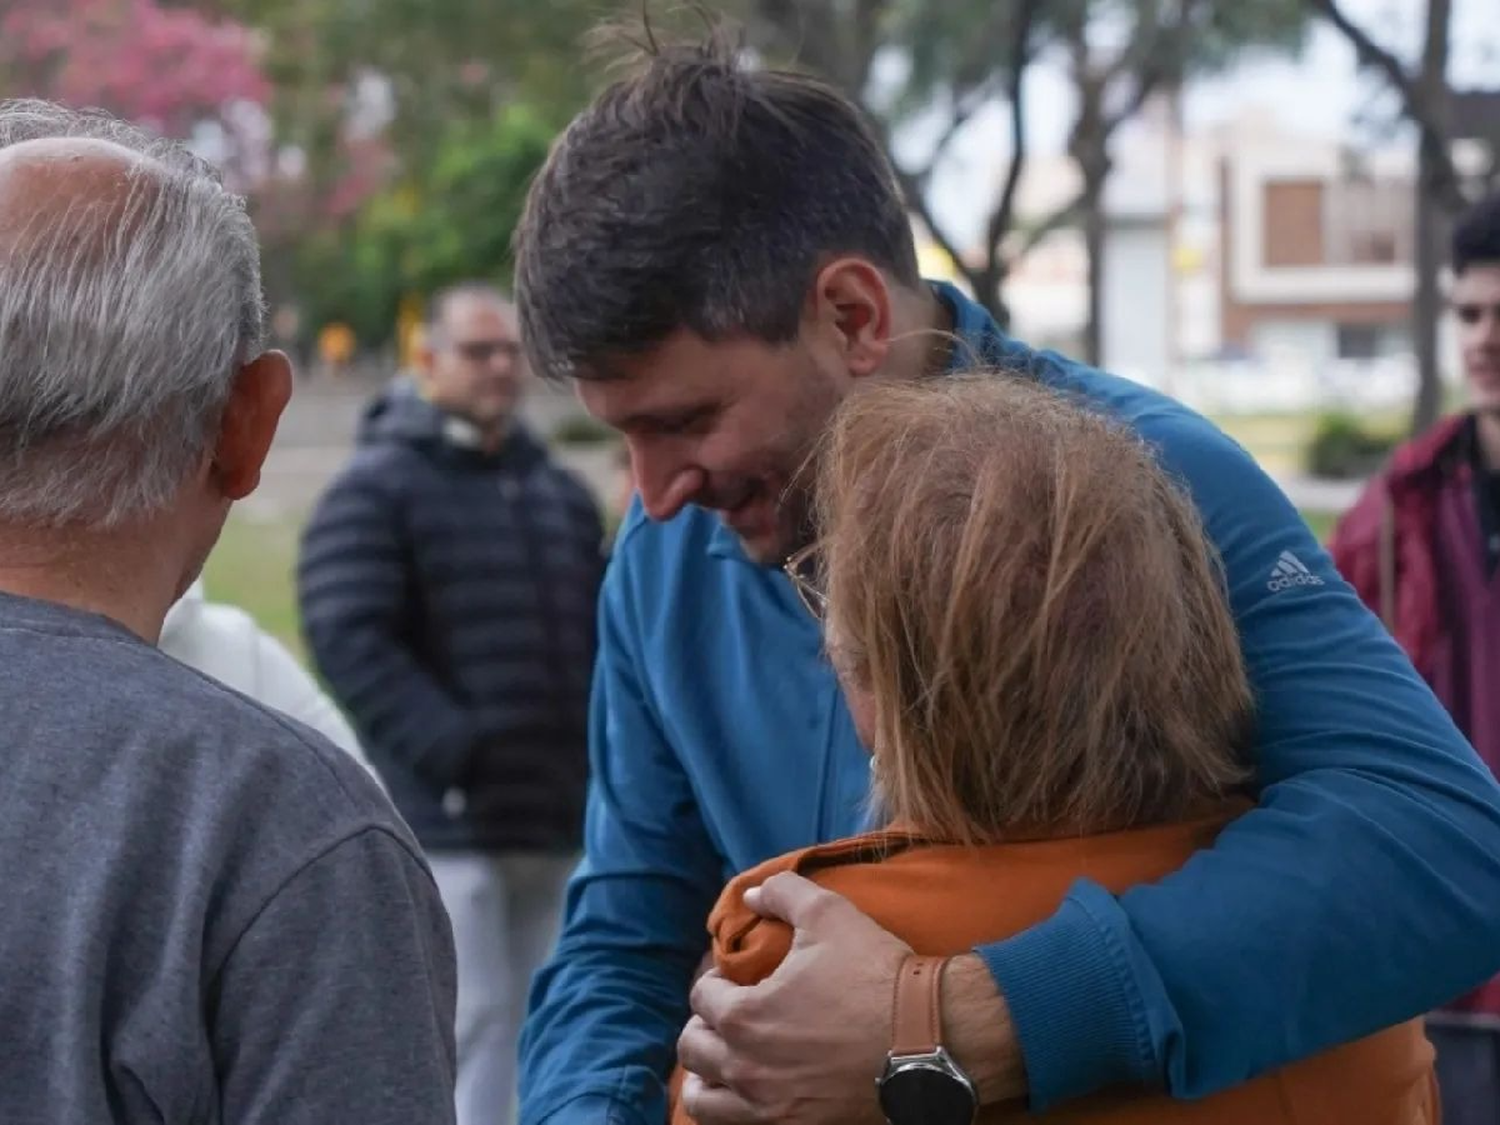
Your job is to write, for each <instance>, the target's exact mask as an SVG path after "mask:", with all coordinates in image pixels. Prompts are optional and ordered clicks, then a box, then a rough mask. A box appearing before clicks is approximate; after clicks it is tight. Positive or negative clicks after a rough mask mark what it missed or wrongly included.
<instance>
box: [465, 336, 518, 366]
mask: <svg viewBox="0 0 1500 1125" xmlns="http://www.w3.org/2000/svg"><path fill="white" fill-rule="evenodd" d="M452 348H453V351H454V352H455V353H457V354H458V355H460V356H462V357H463V358H464V359H466V360H468V361H469V362H470V363H488V362H489V361H490V360H491V359H493V358H494V357H495V356H497V355H498V356H504V357H505V358H506V359H508V360H510V361H511V362H512V363H514V362H515V361H516V360H518V359H520V358H521V345H520V344H519V343H517V342H516V341H515V340H463V341H455V342H454V343H453V344H452Z"/></svg>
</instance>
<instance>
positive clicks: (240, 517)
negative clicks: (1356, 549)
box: [204, 512, 1338, 658]
mask: <svg viewBox="0 0 1500 1125" xmlns="http://www.w3.org/2000/svg"><path fill="white" fill-rule="evenodd" d="M1304 515H1305V516H1306V518H1307V522H1308V524H1309V525H1310V526H1311V527H1312V529H1313V531H1314V532H1315V533H1316V534H1317V536H1318V540H1319V541H1320V542H1326V541H1327V539H1328V533H1329V532H1330V531H1331V530H1332V529H1333V521H1334V520H1335V519H1337V518H1338V514H1337V513H1334V512H1308V513H1304ZM300 531H301V520H300V519H283V520H275V521H264V520H261V519H257V518H253V517H251V516H249V515H245V514H239V513H236V514H235V515H233V516H231V517H230V520H229V523H228V524H227V525H226V526H225V528H224V535H223V538H221V539H220V540H219V545H218V547H217V548H215V550H214V553H213V556H212V557H211V558H210V559H209V560H208V566H207V567H206V569H205V571H204V582H205V584H206V585H207V587H208V595H209V597H210V598H212V599H214V600H215V601H222V602H228V603H230V604H231V605H237V606H239V607H240V608H241V609H243V610H245V611H246V612H247V613H249V614H250V615H251V616H253V617H254V618H255V619H256V620H257V621H259V622H260V624H261V627H262V628H264V629H266V630H268V631H269V632H271V633H272V634H274V635H275V636H276V637H278V638H280V639H281V640H282V641H283V642H285V644H286V645H287V646H288V647H289V648H290V649H291V650H292V651H293V652H294V653H296V654H297V655H298V656H299V657H304V658H305V656H306V652H305V649H304V648H303V645H302V637H301V635H300V632H299V629H298V625H297V593H296V588H295V579H294V572H295V569H296V565H297V536H298V534H299V532H300Z"/></svg>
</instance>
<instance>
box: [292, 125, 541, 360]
mask: <svg viewBox="0 0 1500 1125" xmlns="http://www.w3.org/2000/svg"><path fill="white" fill-rule="evenodd" d="M551 140H552V129H551V127H550V126H549V125H548V124H547V123H546V122H545V121H544V120H543V119H542V118H541V117H540V116H538V115H537V114H535V113H533V112H531V111H530V110H529V109H527V108H526V107H524V106H517V107H513V108H511V109H507V110H504V111H502V112H500V113H498V114H495V115H494V116H493V117H492V118H491V119H489V120H488V121H483V122H469V121H461V122H459V123H457V124H456V125H454V126H452V127H451V128H450V129H449V130H448V131H447V133H446V135H445V136H444V137H443V138H442V139H441V141H440V142H439V144H438V146H437V148H436V150H435V154H434V157H433V160H432V163H431V164H430V165H429V166H428V167H426V168H425V169H423V170H422V173H423V174H421V175H412V176H408V177H406V178H405V179H404V180H403V181H401V182H398V183H396V184H394V185H392V186H391V187H388V188H386V189H384V190H382V191H380V192H379V193H377V194H376V195H374V196H373V197H371V198H370V199H369V200H367V201H366V202H365V204H364V205H363V206H362V207H361V208H360V210H359V211H358V212H357V213H356V214H355V215H354V217H353V218H352V219H351V220H349V221H348V222H346V223H345V224H344V225H343V227H342V228H341V229H338V230H330V231H324V232H320V233H316V234H313V235H311V236H309V237H308V238H307V239H306V240H305V241H304V243H303V245H302V247H301V249H300V250H299V253H298V255H297V262H296V267H295V272H296V277H295V279H294V286H295V288H296V290H297V292H298V293H300V294H301V295H302V298H303V307H304V318H303V319H304V322H305V323H306V325H307V327H308V329H309V331H316V330H317V328H318V327H319V326H320V325H322V324H326V323H328V322H329V321H331V320H342V321H344V322H346V323H348V324H349V325H350V326H351V327H353V328H354V330H355V333H356V334H357V335H358V336H359V338H360V341H361V343H362V344H364V345H366V346H370V345H372V344H378V343H381V342H384V341H385V340H387V339H388V338H389V337H390V335H391V333H392V332H393V331H394V329H395V325H396V314H397V310H398V308H399V305H400V303H401V299H402V297H403V296H404V295H406V294H420V295H426V294H429V293H432V292H434V291H435V290H437V289H440V288H442V287H443V286H445V285H450V284H452V283H454V282H458V281H467V280H474V279H484V280H490V281H493V282H495V283H496V284H498V285H500V286H502V287H507V286H508V285H509V282H510V275H511V265H512V263H511V252H510V240H511V234H512V232H513V231H514V230H515V226H516V223H517V222H518V221H519V219H520V216H521V209H522V206H523V204H524V202H525V198H526V189H527V187H528V186H529V185H530V183H531V179H532V177H533V176H534V175H535V174H536V171H537V169H538V168H540V167H541V164H542V162H543V161H544V160H545V159H546V156H547V148H548V145H549V144H550V143H551Z"/></svg>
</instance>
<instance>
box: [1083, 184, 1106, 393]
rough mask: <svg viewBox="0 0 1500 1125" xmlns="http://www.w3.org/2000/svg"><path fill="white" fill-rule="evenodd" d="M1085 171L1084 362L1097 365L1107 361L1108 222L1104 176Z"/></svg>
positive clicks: (1093, 365)
mask: <svg viewBox="0 0 1500 1125" xmlns="http://www.w3.org/2000/svg"><path fill="white" fill-rule="evenodd" d="M1102 167H1103V165H1101V168H1102ZM1085 174H1086V175H1087V177H1088V179H1087V180H1086V181H1085V184H1084V195H1083V248H1084V253H1085V254H1086V255H1087V256H1088V316H1087V319H1086V320H1085V321H1084V325H1083V361H1084V362H1085V363H1087V364H1089V365H1090V366H1092V367H1098V366H1099V365H1100V364H1101V363H1103V362H1104V261H1105V253H1106V249H1107V245H1108V241H1109V229H1108V222H1109V221H1108V218H1107V216H1106V215H1105V213H1104V182H1105V178H1106V177H1105V175H1104V174H1102V172H1101V170H1100V169H1096V168H1090V169H1089V170H1088V171H1087V172H1086V173H1085Z"/></svg>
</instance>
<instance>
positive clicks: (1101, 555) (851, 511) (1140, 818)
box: [674, 374, 1438, 1125]
mask: <svg viewBox="0 0 1500 1125" xmlns="http://www.w3.org/2000/svg"><path fill="white" fill-rule="evenodd" d="M816 495H817V509H818V512H817V514H818V527H819V529H820V533H821V534H820V538H819V539H818V541H817V543H816V545H815V546H814V547H813V548H810V549H809V550H808V551H805V552H802V553H801V554H800V555H798V556H795V557H794V558H793V559H792V560H790V561H789V563H788V572H789V575H790V576H791V578H792V581H793V582H794V584H795V585H796V586H797V588H798V591H799V593H801V594H802V596H803V600H804V602H805V604H806V605H807V607H808V609H809V611H810V612H812V613H814V614H816V615H817V616H819V617H820V618H821V619H823V620H824V623H825V629H826V637H827V647H828V652H829V656H830V659H831V660H832V661H833V663H834V666H835V668H836V670H837V672H838V675H839V679H840V682H841V683H842V685H843V687H844V691H845V694H846V696H847V699H848V702H849V706H850V711H851V713H852V715H853V716H854V719H855V723H856V726H857V727H858V729H859V732H860V735H861V737H862V739H863V740H864V742H865V744H866V745H867V746H869V747H870V748H871V752H872V754H873V762H872V765H873V774H874V777H875V782H876V784H875V793H874V799H875V800H876V801H877V802H878V807H879V809H880V811H881V813H882V815H883V817H884V818H885V822H886V823H887V824H888V825H889V827H888V828H886V829H885V830H883V831H878V832H874V833H872V834H869V835H866V836H861V837H857V838H852V839H848V840H841V841H837V842H834V843H832V844H827V845H822V846H818V847H813V848H809V849H806V850H803V851H800V852H796V853H793V854H790V855H786V856H782V857H780V858H778V859H774V860H771V861H770V862H768V863H766V864H764V865H762V866H760V867H758V868H756V869H754V870H751V871H749V872H746V873H745V874H744V875H742V876H740V877H739V878H737V879H735V880H734V881H733V882H732V883H731V884H730V885H729V886H728V888H727V889H726V890H725V891H724V894H723V896H722V897H721V899H720V901H719V903H718V905H717V907H716V908H715V910H714V912H713V915H712V917H711V919H710V922H709V929H710V931H711V933H712V936H713V955H714V963H715V967H716V969H717V971H719V972H720V973H722V974H724V975H725V976H726V977H728V978H730V979H731V980H733V981H735V982H736V983H739V984H751V983H755V982H756V981H758V980H761V979H763V978H764V977H765V976H767V975H769V974H770V972H771V971H772V970H773V969H774V968H775V967H776V966H777V965H778V964H779V963H780V961H781V960H782V958H783V957H784V956H785V955H786V953H787V951H788V949H789V947H790V942H791V932H790V930H789V929H788V927H786V926H785V925H784V924H782V923H780V922H777V921H772V920H766V919H762V918H761V917H759V916H758V915H757V914H756V913H755V912H754V911H753V910H751V909H750V907H749V906H747V905H746V902H745V894H746V892H747V891H748V890H750V889H751V888H753V887H756V886H759V885H760V884H761V883H762V882H764V881H765V880H766V879H767V878H768V877H770V876H771V875H773V874H775V873H778V872H782V871H795V872H798V873H799V874H802V875H804V876H806V877H808V878H811V879H813V880H814V881H816V882H818V883H820V884H822V885H824V886H826V887H828V888H830V889H832V890H834V891H837V892H838V893H840V894H842V895H844V896H845V897H847V898H849V899H850V900H851V901H853V903H854V904H855V905H856V906H857V907H858V908H859V909H860V910H861V911H863V912H865V913H867V914H868V915H869V916H870V917H872V918H873V919H874V920H875V921H876V922H877V923H879V924H880V925H881V926H883V927H885V928H886V929H888V930H890V931H891V932H892V933H894V934H896V935H897V936H899V937H900V938H902V940H904V941H906V942H907V943H908V944H909V945H910V946H911V948H912V950H913V955H912V956H910V957H908V959H907V962H906V964H905V966H904V967H903V970H902V974H901V976H900V978H899V980H898V983H897V988H896V995H895V996H893V997H892V1003H893V1017H892V1043H891V1060H890V1062H889V1063H888V1064H887V1067H886V1073H885V1074H884V1075H882V1076H879V1077H880V1082H881V1098H882V1103H883V1108H884V1109H885V1110H886V1112H887V1116H890V1117H893V1118H896V1119H903V1120H913V1119H917V1117H922V1119H928V1118H930V1119H932V1120H966V1119H967V1117H968V1116H972V1114H973V1112H974V1109H975V1107H976V1105H977V1099H974V1098H973V1091H972V1090H968V1091H967V1092H966V1091H965V1088H964V1084H963V1082H962V1081H960V1079H961V1077H962V1072H961V1071H958V1072H956V1073H957V1075H958V1077H957V1078H955V1077H954V1075H953V1074H945V1073H944V1067H945V1066H946V1065H947V1059H946V1056H945V1054H944V1053H943V1051H942V1046H941V1041H942V1033H943V1028H942V1015H941V1011H940V1010H939V1008H938V1004H937V999H938V996H939V995H940V990H939V988H938V983H939V982H940V979H941V974H942V969H943V966H944V964H945V961H944V959H945V958H947V957H949V956H953V955H957V954H960V953H965V952H967V951H968V950H970V949H971V948H972V947H973V946H974V945H976V944H978V943H981V942H986V941H994V940H999V939H1003V938H1005V937H1007V936H1009V935H1010V934H1013V933H1017V932H1019V931H1021V930H1023V929H1024V928H1026V927H1027V926H1029V925H1031V924H1033V923H1035V922H1037V921H1039V920H1041V919H1043V918H1045V917H1047V916H1048V915H1050V914H1051V913H1052V912H1053V911H1054V910H1055V909H1056V908H1057V906H1058V904H1059V903H1060V902H1061V901H1062V899H1063V897H1064V895H1065V894H1066V892H1067V890H1068V888H1069V886H1070V884H1071V883H1072V882H1073V881H1074V880H1075V879H1077V878H1080V877H1084V876H1087V877H1088V878H1090V879H1092V880H1094V881H1096V882H1098V883H1100V884H1102V885H1103V886H1105V887H1106V888H1107V889H1109V890H1110V891H1111V892H1114V893H1120V892H1123V891H1124V890H1126V889H1127V888H1128V887H1131V886H1133V885H1136V884H1141V883H1149V882H1152V881H1154V880H1156V879H1159V878H1161V877H1162V876H1165V875H1166V874H1168V873H1169V872H1171V871H1173V870H1175V869H1176V868H1178V867H1180V866H1181V865H1183V864H1184V863H1185V862H1187V860H1188V858H1189V857H1190V856H1192V855H1194V853H1195V852H1198V851H1200V850H1201V849H1204V848H1206V847H1208V846H1209V845H1211V844H1212V842H1213V840H1214V839H1215V837H1216V836H1217V835H1218V834H1219V832H1220V831H1221V830H1224V829H1225V826H1226V825H1228V824H1229V823H1230V821H1232V820H1233V818H1234V817H1235V816H1236V815H1237V814H1238V813H1239V812H1240V811H1242V810H1244V809H1247V808H1249V807H1250V802H1249V800H1248V798H1247V797H1246V796H1243V795H1242V794H1241V792H1240V787H1241V786H1242V784H1243V783H1244V782H1245V780H1246V778H1247V776H1248V771H1247V769H1246V762H1245V759H1244V756H1243V753H1244V750H1245V748H1246V747H1247V746H1248V745H1249V736H1250V734H1251V728H1252V709H1253V701H1252V698H1251V692H1250V687H1249V682H1248V679H1247V676H1246V671H1245V668H1244V664H1243V658H1242V656H1241V651H1240V645H1239V639H1238V637H1237V635H1236V632H1235V627H1234V621H1233V618H1232V615H1231V612H1230V609H1229V606H1228V604H1227V601H1226V597H1225V594H1224V591H1223V588H1222V582H1221V576H1220V573H1219V570H1218V566H1217V564H1216V561H1215V559H1214V557H1213V555H1212V553H1211V550H1210V548H1209V547H1208V546H1207V541H1206V539H1205V536H1204V532H1203V529H1202V527H1201V526H1200V524H1199V521H1198V517H1197V515H1196V512H1195V510H1194V508H1193V505H1192V504H1191V502H1190V501H1189V500H1188V499H1187V498H1186V497H1185V496H1183V495H1182V494H1181V493H1180V492H1179V491H1178V489H1177V487H1176V485H1175V484H1174V483H1173V482H1172V481H1171V480H1169V479H1168V477H1167V476H1166V474H1165V473H1164V472H1163V471H1162V469H1161V468H1159V467H1158V465H1157V463H1156V461H1155V459H1154V458H1153V456H1152V453H1151V451H1150V450H1149V449H1148V448H1147V447H1146V446H1144V445H1143V444H1142V443H1141V442H1140V441H1139V440H1138V439H1137V438H1136V437H1134V436H1133V435H1131V434H1130V433H1129V432H1127V431H1126V430H1125V429H1124V428H1123V427H1118V426H1116V425H1114V424H1112V423H1111V422H1110V421H1108V420H1106V419H1105V418H1103V417H1101V416H1099V415H1097V414H1095V413H1092V412H1090V411H1088V410H1086V409H1085V408H1083V407H1081V406H1079V405H1076V404H1074V403H1072V402H1071V401H1069V400H1067V399H1064V398H1062V397H1060V396H1059V395H1057V394H1056V393H1054V392H1052V391H1049V390H1046V389H1042V388H1039V387H1037V386H1036V385H1034V384H1031V383H1029V382H1025V381H1022V380H1016V379H1010V378H1006V377H1004V376H1003V375H993V374H989V375H981V376H970V377H950V378H943V379H935V380H929V381H926V382H922V383H900V384H898V383H890V384H882V385H878V386H875V387H872V388H870V389H868V390H864V391H861V392H859V393H857V394H855V395H853V396H851V397H850V399H849V400H848V401H847V402H846V403H845V404H844V406H843V407H842V408H841V409H840V411H839V413H838V415H837V417H836V419H835V422H834V424H833V426H832V429H831V431H830V433H829V436H828V438H827V439H826V442H825V444H824V447H823V449H822V452H821V456H820V458H819V470H818V483H817V489H816ZM1195 862H1200V863H1212V862H1213V858H1212V853H1209V854H1207V855H1204V856H1200V857H1199V858H1198V859H1197V860H1196V861H1195ZM997 888H998V889H1001V890H1003V893H993V892H994V890H995V889H997ZM980 892H986V893H980ZM871 1077H872V1079H873V1078H876V1077H877V1076H876V1075H872V1076H871ZM935 1100H937V1101H944V1102H946V1103H947V1104H945V1105H942V1106H938V1105H936V1104H935ZM692 1101H693V1088H692V1086H691V1085H690V1086H689V1087H688V1088H687V1090H686V1092H685V1094H684V1096H683V1097H682V1098H681V1099H680V1100H679V1102H678V1104H677V1105H676V1106H675V1108H674V1117H675V1119H676V1120H677V1121H678V1122H686V1121H689V1120H691V1118H690V1116H689V1111H690V1110H691V1106H692ZM903 1101H904V1103H905V1104H902V1103H903ZM914 1109H916V1110H917V1111H918V1112H917V1114H916V1116H914V1115H913V1112H912V1111H913V1110H914ZM939 1111H941V1112H939ZM924 1113H925V1114H926V1116H923V1114H924ZM1437 1115H1438V1109H1437V1098H1436V1092H1435V1087H1434V1084H1433V1080H1432V1051H1431V1048H1430V1047H1429V1046H1428V1044H1427V1041H1426V1039H1425V1038H1424V1036H1423V1033H1422V1030H1421V1027H1420V1024H1419V1023H1416V1022H1413V1023H1409V1024H1404V1025H1402V1026H1399V1027H1395V1028H1391V1029H1389V1030H1387V1031H1384V1032H1381V1033H1379V1034H1377V1035H1373V1036H1371V1037H1369V1038H1367V1039H1363V1040H1360V1041H1358V1042H1355V1043H1352V1044H1349V1045H1347V1046H1344V1047H1341V1048H1338V1049H1336V1050H1332V1051H1329V1052H1327V1053H1325V1054H1323V1055H1319V1056H1316V1057H1314V1058H1312V1059H1310V1060H1308V1061H1305V1062H1302V1063H1299V1064H1295V1065H1292V1066H1288V1067H1286V1068H1284V1069H1282V1070H1280V1071H1276V1072H1274V1073H1271V1074H1268V1075H1265V1076H1263V1077H1260V1078H1258V1079H1255V1080H1253V1081H1248V1082H1246V1083H1244V1084H1243V1085H1241V1086H1239V1087H1236V1088H1234V1089H1231V1090H1230V1091H1228V1092H1225V1093H1222V1094H1219V1095H1217V1096H1215V1097H1211V1098H1208V1099H1205V1100H1202V1101H1197V1102H1187V1101H1173V1100H1171V1099H1169V1098H1167V1097H1165V1096H1164V1095H1159V1094H1157V1093H1155V1092H1153V1091H1148V1090H1115V1091H1108V1092H1105V1093H1103V1094H1100V1095H1096V1096H1093V1097H1090V1098H1087V1099H1084V1100H1081V1101H1078V1102H1075V1103H1072V1104H1069V1105H1065V1106H1063V1107H1060V1108H1059V1109H1057V1110H1056V1111H1054V1112H1051V1113H1049V1114H1048V1115H1047V1117H1046V1120H1048V1121H1052V1122H1079V1123H1083V1122H1090V1123H1102V1122H1110V1123H1122V1125H1123V1123H1140V1125H1145V1123H1147V1122H1150V1123H1159V1122H1189V1121H1191V1122H1200V1121H1201V1122H1215V1123H1218V1125H1238V1123H1244V1125H1251V1123H1254V1125H1273V1123H1277V1122H1286V1123H1291V1122H1302V1123H1306V1122H1318V1123H1320V1125H1336V1123H1343V1122H1347V1123H1350V1125H1353V1123H1359V1125H1396V1123H1403V1125H1412V1123H1428V1122H1435V1121H1436V1119H1437ZM1028 1116H1029V1115H1028V1114H1027V1113H1026V1111H1025V1108H1024V1106H1022V1105H1021V1104H1020V1103H1012V1104H1010V1105H1003V1106H1000V1107H996V1108H993V1109H986V1110H985V1112H984V1113H983V1114H982V1115H981V1118H980V1119H981V1120H982V1121H984V1122H998V1121H1013V1120H1026V1119H1028Z"/></svg>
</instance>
